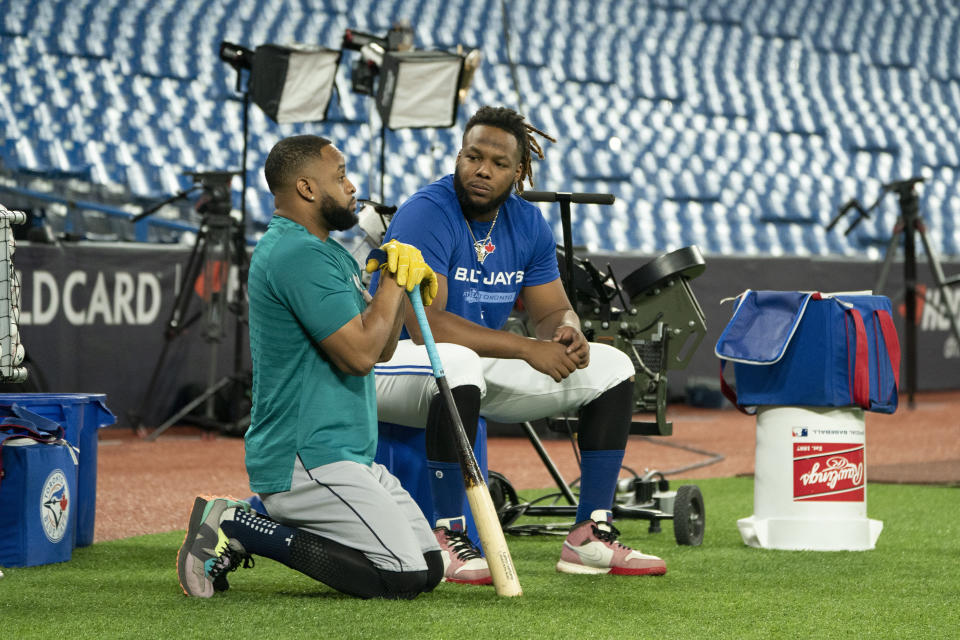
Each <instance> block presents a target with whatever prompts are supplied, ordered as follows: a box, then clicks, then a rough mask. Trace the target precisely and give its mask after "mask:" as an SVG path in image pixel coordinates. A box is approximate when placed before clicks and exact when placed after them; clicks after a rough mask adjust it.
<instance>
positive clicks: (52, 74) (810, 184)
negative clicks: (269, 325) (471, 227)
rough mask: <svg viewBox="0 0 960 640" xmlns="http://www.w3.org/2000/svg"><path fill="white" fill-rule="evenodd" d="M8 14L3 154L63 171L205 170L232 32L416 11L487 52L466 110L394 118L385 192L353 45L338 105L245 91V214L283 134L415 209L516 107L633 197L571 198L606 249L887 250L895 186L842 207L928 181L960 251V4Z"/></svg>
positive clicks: (555, 219) (228, 143)
mask: <svg viewBox="0 0 960 640" xmlns="http://www.w3.org/2000/svg"><path fill="white" fill-rule="evenodd" d="M504 8H506V9H507V11H508V13H507V15H506V16H504V14H503V11H504ZM0 16H2V18H0V20H2V22H0V92H2V94H3V96H4V98H5V99H4V100H3V101H2V104H0V122H2V127H3V138H2V140H0V162H2V166H3V168H4V170H5V171H6V172H7V173H8V174H10V175H13V176H17V175H29V176H31V177H33V178H36V177H37V176H41V177H45V178H48V179H49V180H50V181H51V182H50V184H51V188H55V187H56V184H57V182H56V181H57V180H62V179H71V180H81V181H88V182H90V183H92V184H94V185H100V186H106V187H110V188H112V189H114V190H118V191H123V192H124V193H127V194H129V196H130V197H131V199H136V200H137V201H144V199H150V198H154V199H160V198H163V197H165V196H169V195H171V194H173V193H176V192H177V191H178V190H180V189H183V188H185V187H187V186H189V184H190V178H189V177H187V176H185V175H184V174H185V172H191V171H213V170H236V169H238V168H239V167H240V159H241V151H242V147H243V139H242V124H243V120H242V99H241V95H240V94H239V93H238V92H237V91H236V79H237V78H236V73H235V71H234V70H233V69H232V68H231V67H230V66H229V65H227V64H225V63H224V62H222V61H221V60H219V58H218V53H217V52H218V46H219V43H220V42H221V41H222V40H229V41H233V42H237V43H240V44H242V45H244V46H247V47H250V48H255V47H256V46H257V45H259V44H265V43H277V44H291V43H294V42H299V43H305V44H313V45H322V46H327V47H331V48H339V46H340V41H341V38H342V36H343V33H344V30H345V29H347V28H353V29H357V30H360V31H366V32H371V33H376V34H384V33H385V32H386V31H387V29H389V27H390V26H391V24H392V23H393V22H394V21H395V20H400V19H407V20H409V21H410V22H411V24H412V25H413V27H414V30H415V34H416V44H417V46H418V47H419V48H423V49H430V48H443V49H452V48H453V47H455V46H456V45H457V44H464V45H466V46H468V47H478V48H480V49H481V50H482V52H483V55H484V60H483V64H482V66H481V68H480V69H479V70H478V72H477V74H476V76H475V78H474V82H473V88H472V90H471V93H470V95H469V97H468V99H467V101H466V104H464V105H463V106H462V107H461V110H460V117H459V121H458V126H457V127H455V128H454V129H452V130H430V129H426V130H399V131H390V132H387V133H386V135H385V139H386V144H387V150H386V161H385V166H384V171H383V176H382V180H383V184H384V191H385V193H384V194H380V179H381V167H380V161H379V150H378V145H379V138H380V135H381V131H380V123H379V118H378V116H376V115H375V108H373V104H372V103H373V101H372V100H371V99H370V98H368V97H365V96H362V95H359V94H356V93H354V92H352V91H351V90H350V63H351V62H352V61H353V60H354V59H355V56H356V55H357V54H356V53H354V52H349V51H348V52H344V56H343V60H342V62H341V64H340V67H339V69H338V76H337V78H338V79H337V84H338V87H339V92H338V96H337V97H335V98H334V101H333V103H332V105H331V108H330V111H329V113H328V119H327V121H325V122H319V123H310V124H299V125H283V126H281V125H277V124H276V123H274V122H272V121H271V120H269V119H268V118H267V117H266V116H265V115H264V114H263V113H262V112H261V111H260V110H259V109H257V108H256V107H253V108H251V110H250V138H249V159H248V167H249V173H248V178H249V184H248V191H247V207H248V214H249V216H250V219H251V220H252V221H254V222H256V223H261V224H262V223H264V222H266V221H267V220H268V219H269V217H270V215H271V212H272V208H273V207H272V200H271V198H270V196H269V193H268V192H267V189H266V184H265V182H264V180H263V178H262V172H261V171H260V167H262V164H263V161H264V159H265V157H266V154H267V152H268V151H269V149H270V147H271V146H272V145H273V143H274V142H275V141H276V140H277V139H278V138H280V137H282V136H286V135H290V134H293V133H303V132H309V133H317V134H320V135H325V136H328V137H330V138H332V139H334V140H335V141H336V142H337V143H338V144H339V145H340V146H341V148H343V149H344V150H345V151H346V152H347V155H348V157H349V161H350V166H349V172H350V174H351V176H353V177H354V178H355V182H356V183H357V184H358V187H359V189H360V193H359V195H361V196H364V197H373V198H375V199H382V200H385V201H387V202H390V203H398V202H400V201H402V200H403V199H404V198H405V197H407V196H409V195H410V194H411V193H412V192H413V191H415V190H416V189H417V188H418V187H419V186H421V185H422V184H424V183H426V182H428V181H430V180H432V179H434V178H436V177H438V176H440V175H442V174H444V173H446V172H448V171H450V170H451V169H452V165H453V158H454V156H455V155H456V151H457V148H458V144H459V131H460V130H461V129H462V125H463V124H464V122H465V121H466V118H467V117H468V116H469V114H470V113H472V112H473V111H474V110H475V109H476V108H477V107H478V106H479V105H481V104H505V105H508V106H513V107H516V108H519V109H520V110H522V111H524V112H525V113H527V114H528V116H529V118H530V120H532V121H533V122H534V123H536V124H537V125H538V126H540V127H542V128H543V129H544V130H546V131H547V132H550V133H553V134H556V136H557V137H558V141H557V143H556V144H549V143H547V144H545V151H546V154H547V157H546V159H545V160H544V161H543V162H540V163H539V164H538V165H537V166H536V167H535V178H536V188H538V189H542V190H562V191H606V192H611V193H614V194H615V195H616V196H617V202H616V204H615V205H613V206H612V207H598V206H581V207H577V208H575V210H574V218H575V219H574V241H575V242H576V243H578V244H584V245H586V246H587V247H588V248H590V249H592V250H610V251H628V250H635V251H640V252H644V253H654V252H662V251H666V250H670V249H674V248H677V247H679V246H682V245H687V244H693V243H695V244H698V245H699V246H700V247H701V248H702V249H703V251H704V252H705V253H707V254H719V255H824V254H843V255H849V256H862V257H870V258H876V257H877V256H878V255H880V254H881V252H882V251H883V249H884V247H885V244H886V242H885V241H886V239H887V238H889V236H890V234H891V233H892V229H893V225H894V222H895V218H896V214H897V206H896V199H895V197H892V196H890V197H887V198H884V199H883V200H881V203H880V206H879V207H878V208H877V209H876V211H875V212H874V214H873V215H872V216H871V219H870V220H867V221H865V222H864V223H862V224H861V225H859V226H858V228H857V229H856V231H855V232H854V233H851V234H850V235H844V234H843V229H844V228H845V226H846V225H845V224H841V225H840V226H839V227H838V228H836V229H834V230H833V231H831V232H827V231H826V230H825V226H826V224H827V223H828V222H829V221H830V220H831V219H832V218H833V216H834V215H835V214H836V212H837V210H838V208H839V207H840V206H841V205H842V204H843V203H844V202H846V201H847V200H849V199H850V198H858V199H860V200H861V201H862V202H863V203H864V204H867V205H869V204H872V203H873V202H874V201H875V200H877V199H878V198H880V197H881V196H882V194H883V185H884V184H886V183H889V182H892V181H895V180H902V179H906V178H910V177H912V176H922V177H924V178H925V179H926V182H925V183H924V184H923V185H922V186H921V187H920V188H919V191H920V194H921V213H922V214H923V215H924V217H925V219H926V221H927V223H928V229H929V236H930V239H931V241H932V243H933V245H934V247H935V248H936V250H937V251H939V252H940V254H941V255H947V256H957V255H960V225H958V222H957V217H958V214H957V211H958V205H960V186H958V181H957V180H956V177H957V174H958V171H960V57H958V56H956V55H955V52H956V51H957V48H958V44H960V7H958V6H957V5H956V4H955V3H953V2H951V1H950V0H902V1H900V2H896V3H879V2H875V1H873V0H771V1H770V2H766V3H756V2H753V1H752V0H652V1H650V2H646V1H645V2H639V1H635V2H630V1H619V0H597V1H595V2H591V3H589V10H585V5H584V3H582V2H580V3H578V2H575V0H515V1H513V2H496V1H495V0H450V1H443V2H441V1H440V0H426V1H423V2H418V3H410V2H405V1H403V0H359V1H349V2H348V1H347V0H283V1H278V0H214V1H205V0H129V1H120V0H44V1H40V0H34V1H31V2H27V1H25V0H0ZM505 23H508V24H509V43H508V42H507V36H506V35H505V31H504V25H505ZM508 45H509V46H508ZM508 51H509V53H510V56H509V57H508ZM514 79H516V85H515V84H514V81H515V80H514ZM518 89H519V94H518V91H517V90H518ZM238 184H239V183H238ZM236 202H237V203H239V193H237V194H236ZM545 211H546V213H547V214H548V216H549V217H550V220H551V222H552V223H553V225H554V227H555V229H556V231H557V234H558V237H559V234H560V221H559V211H558V210H555V207H554V208H551V207H545Z"/></svg>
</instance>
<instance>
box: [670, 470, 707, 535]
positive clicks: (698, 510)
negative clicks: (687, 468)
mask: <svg viewBox="0 0 960 640" xmlns="http://www.w3.org/2000/svg"><path fill="white" fill-rule="evenodd" d="M705 524H706V514H705V512H704V510H703V495H702V494H701V493H700V488H699V487H698V486H697V485H695V484H687V485H683V486H682V487H678V488H677V496H676V498H674V501H673V537H674V538H676V540H677V544H683V545H689V546H692V547H699V546H700V544H701V543H703V528H704V526H705Z"/></svg>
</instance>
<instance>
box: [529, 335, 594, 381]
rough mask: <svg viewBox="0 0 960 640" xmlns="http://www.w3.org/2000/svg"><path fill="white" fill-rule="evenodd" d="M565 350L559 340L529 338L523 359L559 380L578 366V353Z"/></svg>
mask: <svg viewBox="0 0 960 640" xmlns="http://www.w3.org/2000/svg"><path fill="white" fill-rule="evenodd" d="M567 351H568V347H567V346H566V345H564V344H561V343H559V342H551V341H549V340H530V341H529V344H528V345H527V350H526V352H525V353H524V356H523V359H524V360H526V362H527V364H529V365H530V366H531V367H533V368H534V369H536V370H537V371H539V372H540V373H545V374H547V375H548V376H550V377H551V378H553V379H554V381H555V382H560V381H561V380H563V379H564V378H566V377H567V376H569V375H570V374H571V373H573V372H574V371H576V369H577V367H579V366H580V359H579V355H578V354H577V353H567ZM584 366H586V365H584Z"/></svg>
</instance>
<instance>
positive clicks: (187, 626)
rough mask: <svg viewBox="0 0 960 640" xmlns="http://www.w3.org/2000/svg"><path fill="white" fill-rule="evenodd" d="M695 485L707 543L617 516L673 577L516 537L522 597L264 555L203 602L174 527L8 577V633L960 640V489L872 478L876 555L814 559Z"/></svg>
mask: <svg viewBox="0 0 960 640" xmlns="http://www.w3.org/2000/svg"><path fill="white" fill-rule="evenodd" d="M695 483H696V484H697V485H699V487H700V489H701V491H702V492H703V496H704V503H705V507H706V516H707V526H706V535H705V539H704V543H703V546H700V547H681V546H677V545H676V543H675V542H674V538H673V532H672V525H671V524H670V523H669V522H666V523H664V524H663V533H660V534H649V533H647V523H646V522H644V521H638V520H624V521H620V522H618V523H617V525H618V527H619V528H620V529H621V531H622V533H623V535H622V536H621V539H622V540H623V541H624V542H625V543H627V544H630V545H632V546H635V547H639V548H640V549H642V550H643V551H645V552H648V553H654V554H657V555H659V556H661V557H663V558H664V559H666V561H667V567H668V571H667V575H666V576H663V577H616V576H568V575H561V574H558V573H556V571H555V569H554V563H555V562H556V560H557V556H558V554H559V547H560V542H561V538H558V537H550V536H531V537H515V536H509V537H508V540H507V541H508V543H509V544H510V548H511V551H512V553H513V557H514V562H515V564H516V568H517V572H518V574H519V576H520V580H521V583H522V585H523V589H524V595H523V596H522V597H520V598H514V599H504V598H498V597H497V596H496V595H495V593H494V591H493V589H492V588H489V587H472V586H464V585H454V584H446V583H444V584H441V585H440V586H439V587H438V588H437V589H436V590H435V591H434V592H433V593H430V594H426V595H423V596H421V597H419V598H417V599H416V600H413V601H405V602H388V601H361V600H354V599H352V598H348V597H345V596H342V595H340V594H338V593H336V592H334V591H332V590H330V589H328V588H326V587H324V586H323V585H321V584H319V583H317V582H314V581H313V580H310V579H309V578H306V577H304V576H302V575H300V574H298V573H295V572H293V571H291V570H289V569H287V568H286V567H283V566H281V565H279V564H277V563H275V562H272V561H270V560H267V559H263V558H258V559H257V563H256V567H255V568H253V569H241V570H239V571H237V572H236V573H232V574H230V582H231V585H232V587H231V589H230V590H229V591H228V592H226V593H221V594H217V595H215V596H214V597H213V598H212V599H210V600H201V599H194V598H188V597H186V596H184V595H183V594H182V593H181V591H180V588H179V586H178V584H177V577H176V569H175V558H176V552H177V548H178V547H179V545H180V542H181V540H182V536H183V533H182V532H171V533H164V534H156V535H149V536H140V537H136V538H129V539H126V540H118V541H113V542H106V543H98V544H95V545H93V546H91V547H87V548H83V549H77V550H76V551H74V554H73V559H72V560H71V561H70V562H68V563H64V564H58V565H48V566H43V567H31V568H21V569H4V573H5V574H6V577H5V578H3V579H0V638H11V639H13V638H49V637H69V638H266V639H267V640H277V639H281V638H327V637H333V638H416V637H424V638H426V637H429V638H458V639H459V638H467V639H472V638H475V639H476V640H486V639H487V638H504V639H506V638H648V637H649V638H711V639H713V638H818V639H819V638H956V637H960V577H958V568H960V517H958V514H957V507H958V505H960V500H958V497H960V494H958V492H957V489H956V488H945V487H924V486H907V485H874V484H871V485H869V489H868V514H869V516H870V517H871V518H876V519H879V520H883V522H884V530H883V533H882V534H881V535H880V538H879V540H878V542H877V548H876V549H875V550H872V551H863V552H798V551H772V550H759V549H752V548H749V547H746V546H744V544H743V542H742V541H741V539H740V535H739V533H738V531H737V527H736V520H737V519H738V518H742V517H745V516H748V515H750V514H751V513H752V510H753V483H752V480H751V479H749V478H727V479H714V480H697V481H695ZM679 484H682V482H679V481H673V486H674V488H675V487H676V486H678V485H679ZM187 511H189V505H185V506H184V513H185V514H186V513H187Z"/></svg>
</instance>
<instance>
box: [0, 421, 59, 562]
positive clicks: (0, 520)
mask: <svg viewBox="0 0 960 640" xmlns="http://www.w3.org/2000/svg"><path fill="white" fill-rule="evenodd" d="M0 458H2V462H3V467H2V469H3V471H2V476H3V477H2V478H0V566H4V567H32V566H35V565H39V564H49V563H52V562H66V561H67V560H69V559H70V557H71V555H72V553H73V543H74V538H75V535H76V530H77V513H78V508H77V507H78V501H77V456H76V453H75V452H74V450H73V448H72V447H71V446H70V445H69V444H68V443H67V442H66V441H64V440H58V441H56V442H52V443H43V442H37V441H35V440H31V439H28V438H11V439H8V440H5V441H4V443H3V445H2V446H0Z"/></svg>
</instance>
